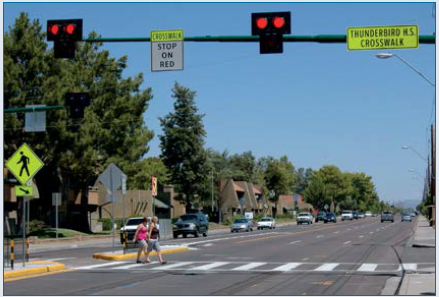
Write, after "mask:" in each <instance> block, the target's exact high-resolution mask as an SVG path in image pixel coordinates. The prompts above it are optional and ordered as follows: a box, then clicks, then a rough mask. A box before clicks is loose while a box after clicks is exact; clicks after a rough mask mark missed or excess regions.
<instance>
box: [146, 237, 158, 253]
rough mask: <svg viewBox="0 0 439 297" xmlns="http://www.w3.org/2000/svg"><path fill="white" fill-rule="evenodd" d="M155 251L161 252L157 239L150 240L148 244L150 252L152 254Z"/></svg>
mask: <svg viewBox="0 0 439 297" xmlns="http://www.w3.org/2000/svg"><path fill="white" fill-rule="evenodd" d="M153 249H154V250H155V251H156V252H160V244H159V241H158V240H157V239H150V240H149V242H148V252H151V251H152V250H153Z"/></svg>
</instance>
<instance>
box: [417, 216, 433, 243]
mask: <svg viewBox="0 0 439 297" xmlns="http://www.w3.org/2000/svg"><path fill="white" fill-rule="evenodd" d="M435 240H436V230H435V229H433V227H430V224H429V222H428V220H427V218H426V217H424V216H419V217H418V221H417V225H416V229H415V235H414V237H413V242H412V246H413V247H425V248H435V246H436V244H435Z"/></svg>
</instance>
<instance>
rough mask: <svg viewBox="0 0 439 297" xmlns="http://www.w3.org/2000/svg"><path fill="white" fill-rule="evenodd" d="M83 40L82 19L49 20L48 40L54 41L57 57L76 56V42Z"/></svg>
mask: <svg viewBox="0 0 439 297" xmlns="http://www.w3.org/2000/svg"><path fill="white" fill-rule="evenodd" d="M81 40H82V19H74V20H48V21H47V41H53V42H54V46H53V47H54V51H55V58H69V59H71V58H74V57H75V48H76V44H75V43H76V42H77V41H81Z"/></svg>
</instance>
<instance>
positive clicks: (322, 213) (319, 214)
mask: <svg viewBox="0 0 439 297" xmlns="http://www.w3.org/2000/svg"><path fill="white" fill-rule="evenodd" d="M317 215H318V216H324V215H325V213H324V212H319V213H318V214H317Z"/></svg>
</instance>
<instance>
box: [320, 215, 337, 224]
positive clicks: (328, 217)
mask: <svg viewBox="0 0 439 297" xmlns="http://www.w3.org/2000/svg"><path fill="white" fill-rule="evenodd" d="M323 222H324V223H325V224H326V223H328V222H332V223H337V216H336V215H335V213H333V212H330V213H327V214H326V217H325V220H324V221H323Z"/></svg>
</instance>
